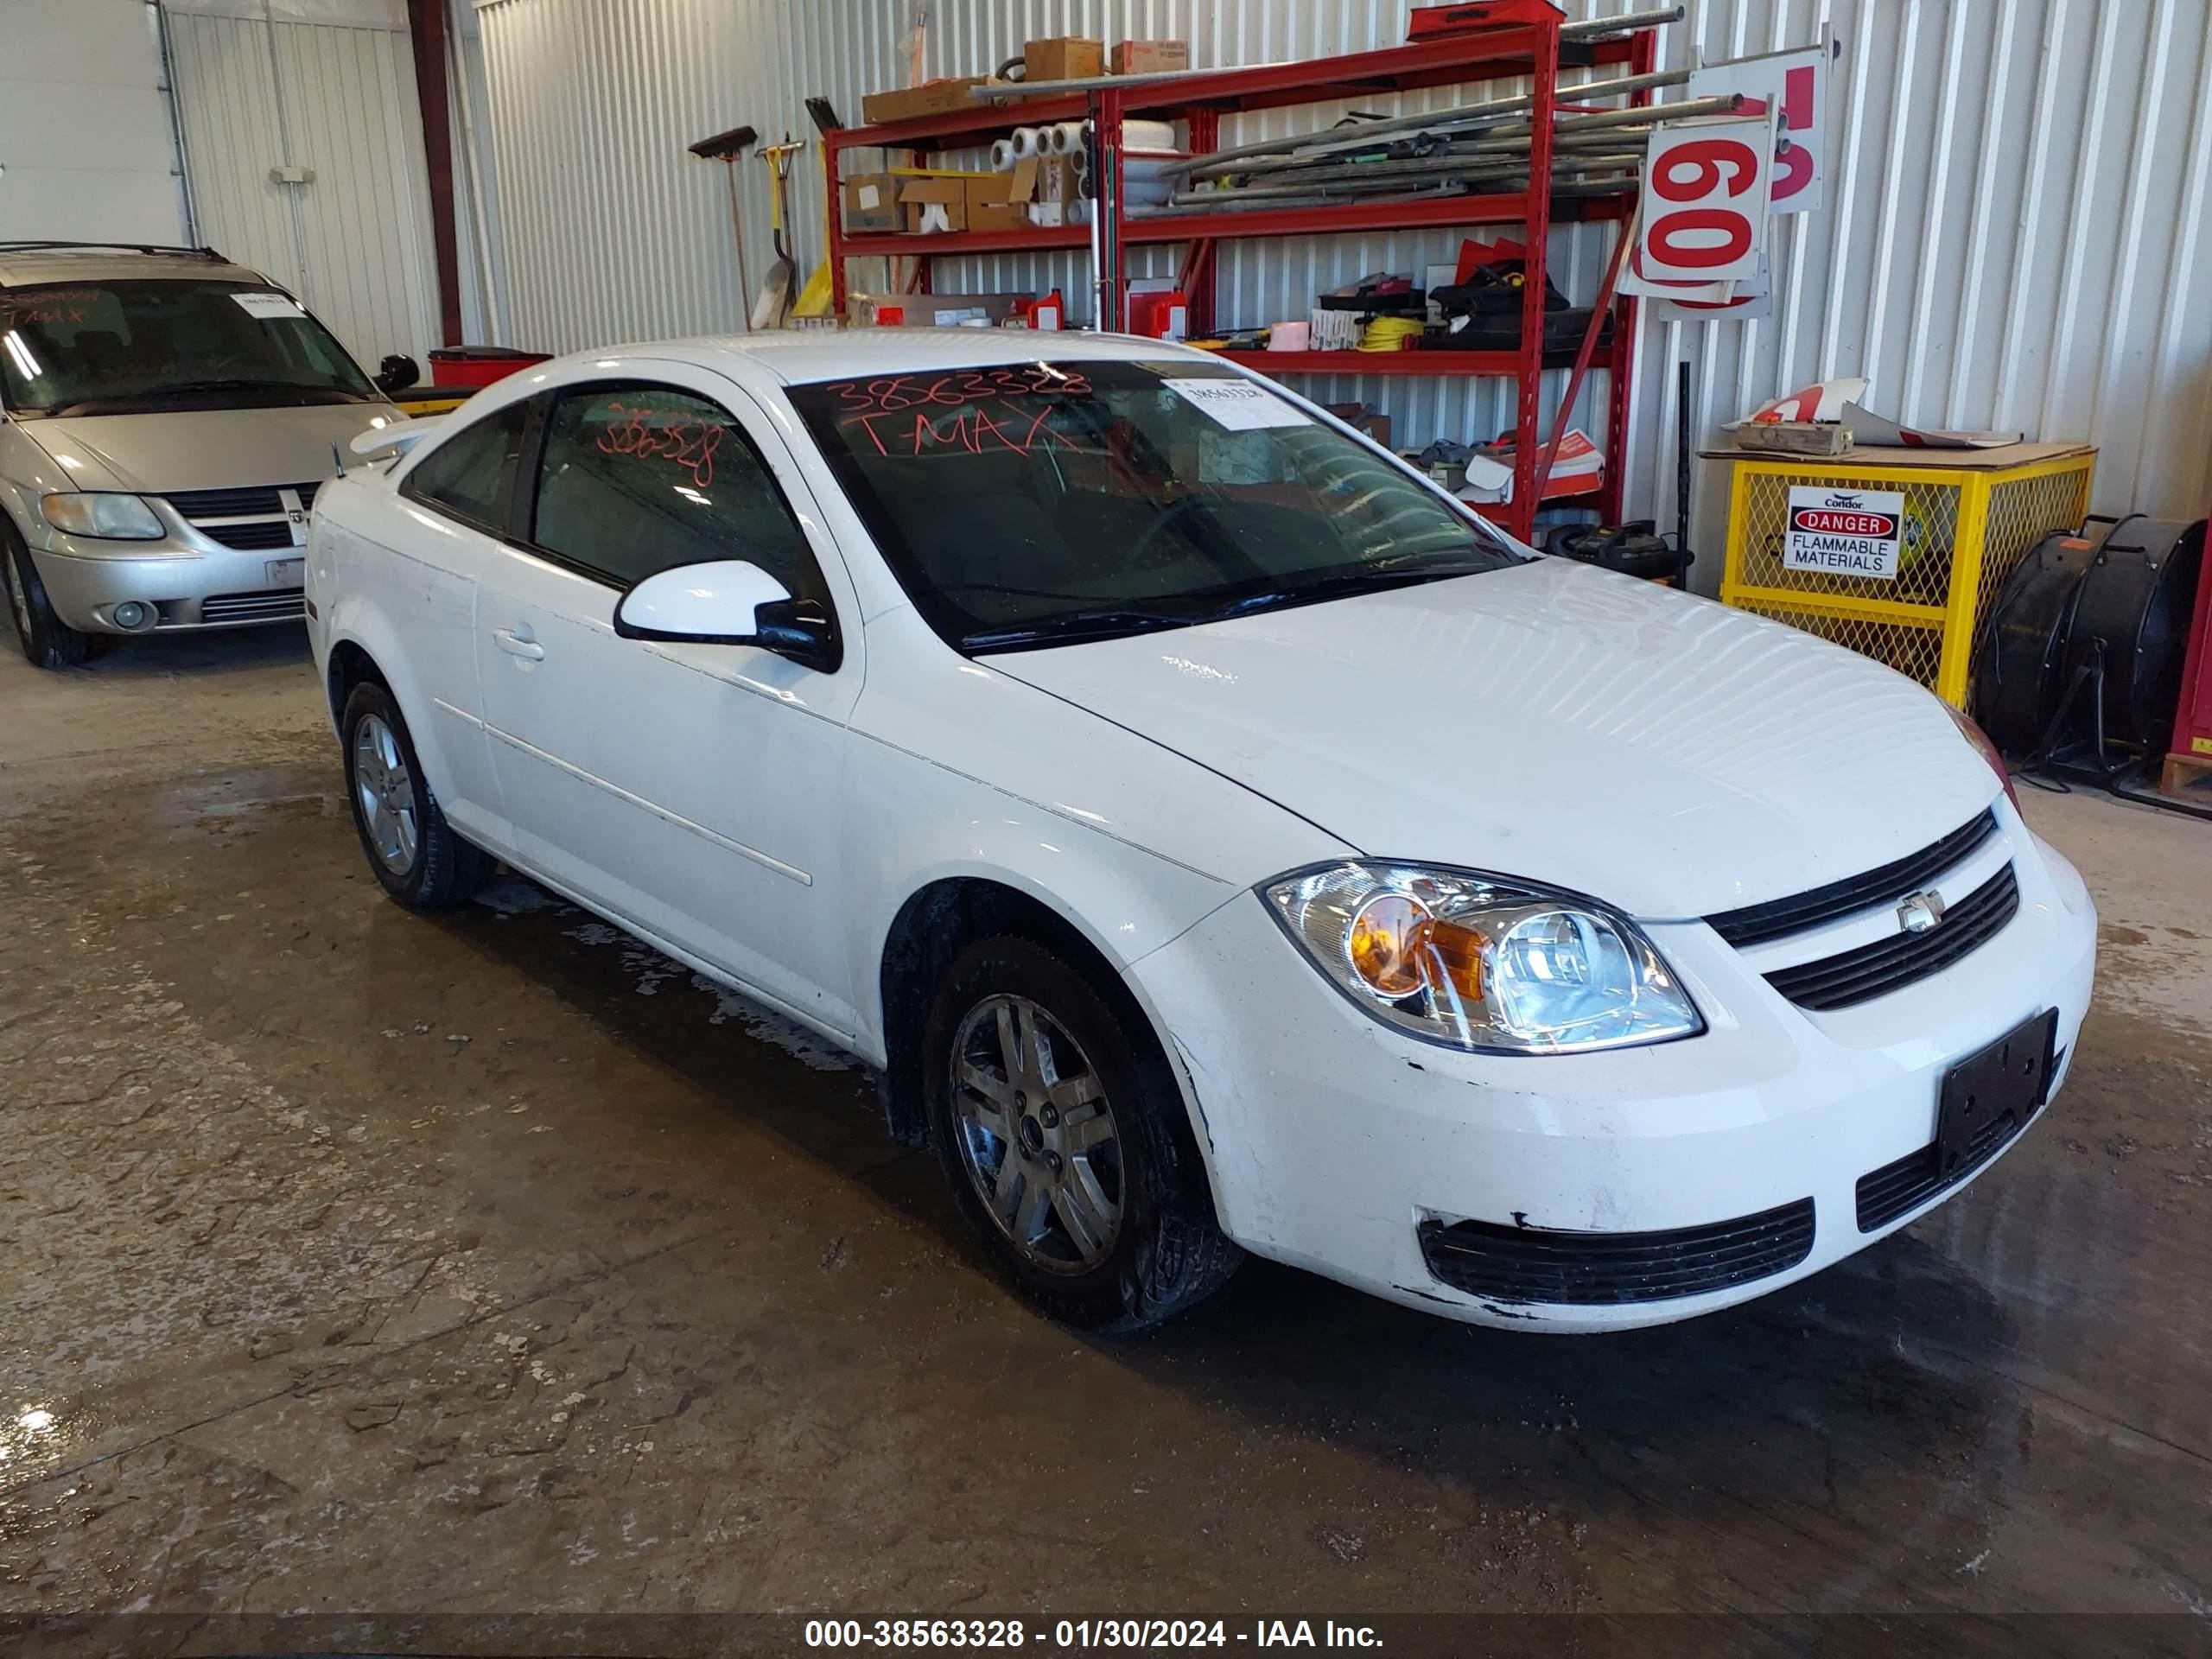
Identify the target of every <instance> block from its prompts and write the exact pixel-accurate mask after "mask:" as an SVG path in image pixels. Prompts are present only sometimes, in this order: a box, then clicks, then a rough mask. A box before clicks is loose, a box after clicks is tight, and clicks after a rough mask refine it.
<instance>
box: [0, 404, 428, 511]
mask: <svg viewBox="0 0 2212 1659" xmlns="http://www.w3.org/2000/svg"><path fill="white" fill-rule="evenodd" d="M379 418H381V419H382V420H384V421H385V422H387V423H389V422H391V421H397V420H404V419H405V418H406V416H404V415H402V414H400V413H399V411H398V410H396V409H394V408H392V407H391V405H390V404H310V405H308V407H306V408H287V409H205V410H190V411H188V412H168V413H162V414H147V415H70V416H61V417H60V418H58V419H54V420H43V421H25V422H23V423H22V425H21V426H20V427H19V428H18V429H19V430H20V431H22V433H24V434H25V435H27V436H29V437H30V438H32V439H34V440H35V442H37V444H38V446H39V448H41V449H43V450H45V451H46V453H47V454H49V455H51V456H53V457H54V461H55V462H56V463H57V464H59V465H60V466H61V467H63V468H65V469H66V470H67V473H68V474H69V477H70V480H71V481H72V482H73V483H74V484H75V485H76V486H77V487H78V488H79V489H80V490H130V491H132V492H135V493H140V494H145V495H161V494H165V493H168V492H169V491H171V490H222V489H235V488H238V487H240V486H245V485H249V484H296V483H305V482H306V481H307V480H309V479H318V478H327V477H329V476H330V475H331V474H332V473H333V472H334V471H336V470H337V467H336V463H335V462H334V461H332V459H331V449H332V446H333V445H336V446H337V448H338V451H339V453H340V454H345V453H346V444H347V443H349V442H352V440H353V438H354V437H355V436H356V435H359V434H360V433H363V432H365V431H367V430H368V429H369V428H370V427H371V426H372V425H373V424H374V423H376V421H378V419H379Z"/></svg>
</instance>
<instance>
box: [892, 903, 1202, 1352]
mask: <svg viewBox="0 0 2212 1659" xmlns="http://www.w3.org/2000/svg"><path fill="white" fill-rule="evenodd" d="M923 1042H924V1045H925V1064H924V1071H923V1076H924V1084H925V1090H926V1091H927V1094H926V1098H927V1105H928V1109H929V1116H930V1128H931V1139H932V1140H933V1141H935V1142H936V1144H937V1147H938V1158H939V1160H940V1161H941V1162H942V1163H943V1165H944V1171H945V1175H946V1178H947V1179H949V1180H950V1182H951V1184H952V1190H953V1194H954V1198H955V1199H956V1201H957V1203H958V1205H959V1206H960V1209H961V1211H962V1213H963V1215H964V1216H965V1217H967V1219H968V1221H969V1224H971V1225H972V1226H973V1227H974V1228H975V1230H976V1233H977V1235H978V1236H980V1237H981V1238H982V1241H983V1244H984V1247H985V1249H988V1251H989V1252H990V1254H991V1255H992V1257H993V1259H994V1260H995V1262H997V1263H998V1265H999V1267H1000V1268H1001V1270H1002V1271H1003V1272H1004V1273H1005V1274H1006V1275H1007V1277H1008V1278H1010V1279H1011V1280H1012V1281H1014V1283H1015V1285H1016V1286H1018V1287H1020V1289H1021V1290H1022V1291H1023V1292H1024V1293H1025V1294H1027V1295H1028V1296H1029V1298H1030V1299H1031V1300H1033V1301H1034V1302H1036V1303H1037V1304H1038V1305H1039V1306H1041V1307H1042V1308H1044V1309H1045V1311H1046V1313H1050V1314H1052V1316H1053V1317H1054V1318H1056V1319H1064V1320H1065V1321H1066V1322H1067V1323H1069V1324H1071V1325H1081V1326H1084V1327H1085V1328H1088V1329H1094V1330H1124V1331H1126V1330H1135V1329H1137V1328H1139V1327H1141V1326H1143V1325H1153V1324H1156V1323H1158V1322H1159V1321H1160V1320H1161V1319H1166V1318H1167V1317H1169V1316H1170V1315H1171V1314H1173V1313H1179V1312H1181V1311H1182V1310H1183V1309H1184V1308H1185V1307H1188V1306H1191V1305H1192V1303H1194V1302H1197V1301H1198V1300H1201V1299H1202V1298H1204V1297H1205V1296H1206V1295H1208V1294H1211V1292H1212V1291H1214V1290H1215V1289H1217V1288H1218V1287H1219V1286H1220V1285H1221V1284H1222V1283H1223V1282H1224V1281H1226V1280H1227V1279H1228V1277H1229V1275H1230V1273H1231V1272H1233V1271H1234V1270H1235V1268H1236V1264H1237V1262H1239V1261H1241V1260H1242V1259H1243V1253H1242V1252H1241V1251H1239V1250H1238V1249H1237V1248H1236V1245H1234V1244H1232V1243H1230V1241H1229V1240H1228V1239H1227V1238H1226V1237H1225V1236H1223V1234H1222V1231H1221V1229H1220V1227H1219V1226H1218V1225H1217V1223H1216V1221H1215V1219H1214V1214H1213V1204H1212V1199H1211V1195H1210V1193H1209V1192H1208V1191H1207V1187H1206V1179H1205V1169H1204V1168H1203V1166H1201V1165H1200V1163H1199V1160H1198V1148H1197V1146H1196V1144H1195V1142H1194V1141H1192V1137H1191V1134H1190V1128H1189V1120H1188V1118H1187V1116H1185V1112H1184V1107H1183V1102H1182V1097H1181V1096H1180V1094H1179V1092H1178V1091H1177V1090H1176V1087H1175V1082H1174V1078H1173V1074H1172V1073H1171V1072H1170V1071H1169V1070H1168V1066H1167V1062H1166V1057H1165V1056H1164V1055H1162V1054H1161V1053H1160V1046H1159V1045H1158V1043H1157V1042H1155V1041H1154V1039H1153V1038H1152V1034H1151V1033H1150V1032H1149V1031H1148V1030H1146V1029H1144V1028H1143V1027H1142V1026H1141V1017H1140V1016H1138V1015H1137V1014H1135V1010H1133V1009H1121V1008H1117V1007H1116V1006H1115V1005H1114V1003H1113V1002H1111V1001H1109V1000H1108V999H1107V998H1106V997H1105V996H1103V995H1101V994H1100V992H1099V989H1098V988H1096V986H1095V985H1094V984H1093V982H1091V980H1090V978H1089V977H1088V976H1085V975H1084V974H1083V973H1082V972H1080V971H1079V970H1078V969H1076V968H1074V967H1072V966H1071V965H1070V964H1069V963H1066V962H1065V961H1064V960H1062V959H1061V958H1060V957H1058V956H1055V955H1054V954H1053V953H1052V951H1050V950H1046V948H1045V947H1044V946H1043V945H1041V944H1037V943H1035V942H1034V941H1033V940H1030V939H1026V938H1014V937H1011V936H1007V937H1001V938H988V939H982V940H979V941H977V942H976V943H975V944H970V945H969V946H968V947H967V948H966V949H965V950H963V951H962V952H961V953H960V954H959V955H958V956H957V957H955V958H954V960H953V963H952V965H951V967H950V969H949V970H948V971H947V973H946V975H945V976H944V982H943V983H942V984H941V985H940V987H939V988H938V995H937V997H936V1000H935V1001H934V1002H933V1004H932V1005H931V1011H930V1017H929V1020H928V1022H927V1025H926V1027H925V1032H924V1036H923Z"/></svg>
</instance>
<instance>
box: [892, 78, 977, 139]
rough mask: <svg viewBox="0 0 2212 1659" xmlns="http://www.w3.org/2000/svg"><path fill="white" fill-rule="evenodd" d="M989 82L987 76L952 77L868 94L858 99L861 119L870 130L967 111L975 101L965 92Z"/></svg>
mask: <svg viewBox="0 0 2212 1659" xmlns="http://www.w3.org/2000/svg"><path fill="white" fill-rule="evenodd" d="M989 79H990V77H989V76H988V75H955V76H953V77H952V78H951V79H948V80H932V81H929V82H926V83H925V84H924V85H922V86H900V87H894V88H893V90H891V91H890V92H870V93H869V94H868V96H867V97H866V98H863V99H861V120H863V121H865V122H866V123H868V125H869V126H871V127H878V126H881V125H883V124H885V123H886V122H889V121H912V120H913V119H914V118H916V117H917V116H924V115H944V114H945V113H947V112H948V111H952V110H965V109H970V108H973V107H974V106H975V104H976V100H975V99H972V98H970V97H969V96H968V89H969V87H971V86H982V85H983V84H984V83H985V82H987V81H988V80H989Z"/></svg>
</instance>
